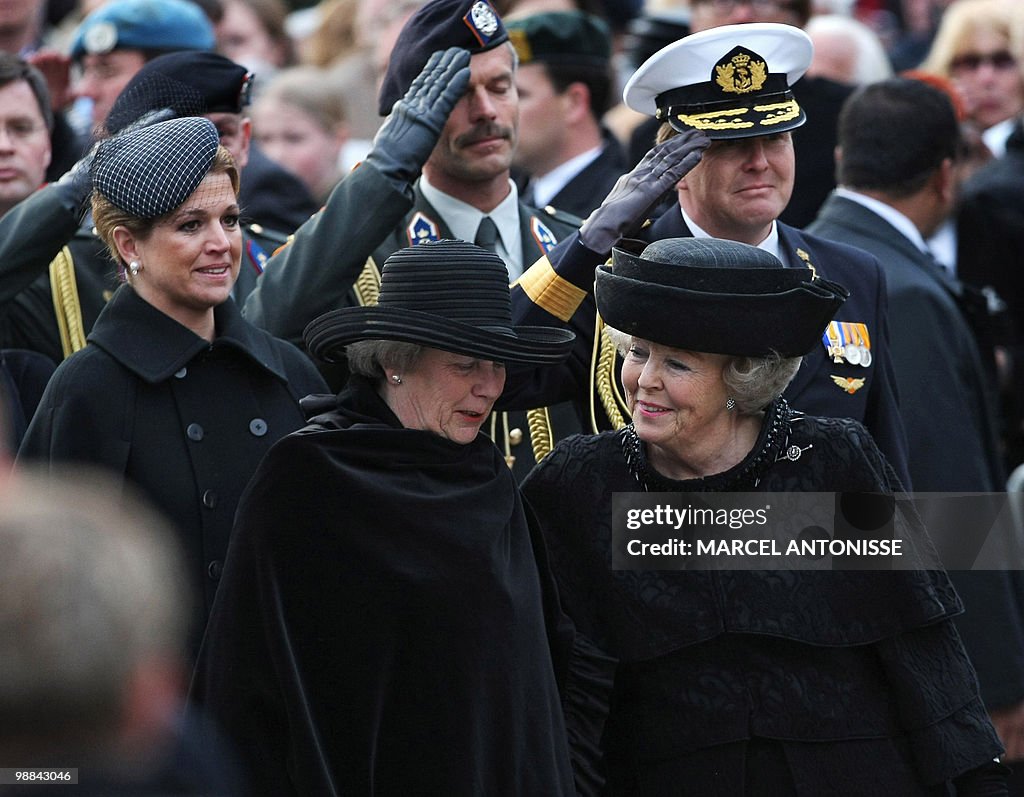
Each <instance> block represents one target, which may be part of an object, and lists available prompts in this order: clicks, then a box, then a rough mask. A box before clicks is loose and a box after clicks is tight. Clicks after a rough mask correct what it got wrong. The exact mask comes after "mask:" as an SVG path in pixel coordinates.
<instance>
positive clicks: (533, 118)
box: [513, 64, 566, 175]
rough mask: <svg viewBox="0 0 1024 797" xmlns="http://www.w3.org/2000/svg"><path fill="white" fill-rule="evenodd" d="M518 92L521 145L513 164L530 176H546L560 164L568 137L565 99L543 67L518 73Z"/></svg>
mask: <svg viewBox="0 0 1024 797" xmlns="http://www.w3.org/2000/svg"><path fill="white" fill-rule="evenodd" d="M516 87H517V90H518V92H519V142H518V143H517V145H516V151H515V157H514V158H513V163H515V165H516V166H519V167H521V168H523V169H525V170H526V171H528V172H530V173H531V174H541V175H543V174H547V172H549V171H550V170H551V168H553V167H554V166H556V165H558V163H559V157H560V154H561V150H562V141H563V139H564V136H565V135H566V127H565V122H564V119H565V102H566V97H565V95H563V94H558V93H557V92H556V91H555V87H554V85H553V84H552V83H551V80H550V79H549V78H548V75H547V70H546V69H545V67H544V66H543V64H526V65H525V66H520V67H519V69H517V70H516Z"/></svg>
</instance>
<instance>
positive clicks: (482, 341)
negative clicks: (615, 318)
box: [304, 240, 576, 365]
mask: <svg viewBox="0 0 1024 797" xmlns="http://www.w3.org/2000/svg"><path fill="white" fill-rule="evenodd" d="M304 337H305V340H306V347H307V348H308V349H309V352H310V354H312V355H313V356H314V357H318V358H319V359H321V360H325V361H327V362H336V361H338V360H341V359H342V358H343V357H344V353H343V348H344V346H346V345H347V344H349V343H355V342H356V341H360V340H397V341H404V342H406V343H417V344H419V345H421V346H429V347H431V348H435V349H441V350H443V351H451V352H455V353H457V354H465V355H467V356H469V357H479V358H481V359H485V360H496V361H499V362H516V363H529V364H533V365H553V364H555V363H559V362H561V361H562V360H564V359H565V358H566V357H567V356H568V355H569V352H570V350H571V349H572V345H573V340H575V337H576V336H575V335H574V334H573V333H572V332H569V331H568V330H564V329H556V328H554V327H523V326H512V302H511V298H510V292H509V285H508V271H507V269H506V268H505V264H504V262H502V260H501V258H499V257H498V256H497V255H495V254H494V253H493V252H489V251H487V250H486V249H481V248H480V247H479V246H475V245H473V244H470V243H466V242H465V241H450V240H441V241H427V242H424V243H421V244H417V245H416V246H411V247H408V248H406V249H399V250H398V251H397V252H395V253H394V254H393V255H391V257H389V258H388V259H387V260H386V261H384V268H383V269H382V270H381V281H380V295H379V297H378V299H377V304H376V305H372V306H369V307H343V308H341V309H338V310H331V311H330V312H328V313H324V314H323V315H321V316H320V317H319V318H316V319H314V320H313V321H312V322H310V324H309V325H308V326H307V327H306V331H305V333H304Z"/></svg>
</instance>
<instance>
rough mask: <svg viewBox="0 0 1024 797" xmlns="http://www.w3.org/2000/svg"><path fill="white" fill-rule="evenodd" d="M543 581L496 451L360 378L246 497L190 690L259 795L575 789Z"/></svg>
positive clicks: (533, 541) (559, 646)
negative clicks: (427, 422) (441, 430)
mask: <svg viewBox="0 0 1024 797" xmlns="http://www.w3.org/2000/svg"><path fill="white" fill-rule="evenodd" d="M549 578H550V577H549V576H548V569H547V562H546V558H545V554H544V551H543V545H542V544H541V542H540V538H539V536H537V535H536V533H535V532H534V530H533V529H532V528H531V524H530V523H529V522H528V520H527V516H526V513H525V511H524V507H523V504H522V501H521V498H520V495H519V491H518V488H517V486H516V483H515V481H514V479H513V476H512V473H511V471H510V470H509V469H508V467H507V466H506V465H505V463H504V460H503V459H502V457H501V455H500V453H499V452H498V450H497V449H496V448H495V447H494V445H493V444H492V443H491V442H490V441H489V440H487V439H486V438H485V437H483V436H482V435H481V436H479V437H478V438H477V439H476V440H475V441H474V442H473V443H470V444H468V445H460V444H457V443H454V442H451V441H449V440H447V439H445V438H442V437H440V436H438V435H436V434H433V433H430V432H423V431H416V430H410V429H405V428H402V426H401V424H400V423H399V422H398V420H397V418H395V417H394V415H393V414H392V413H391V411H390V410H389V409H388V408H387V406H386V405H385V404H384V402H383V401H382V400H381V399H380V398H379V397H378V396H377V395H376V393H375V392H374V391H373V389H372V387H370V386H369V385H368V384H366V383H365V382H364V381H363V380H361V379H358V378H355V379H353V380H352V382H351V384H350V387H349V388H347V389H346V391H345V392H344V393H342V394H341V396H340V397H339V400H338V405H337V407H336V408H335V409H334V410H332V411H330V412H328V413H326V414H324V415H320V416H318V417H317V418H314V419H313V423H312V424H311V425H310V426H307V427H306V428H305V429H304V430H302V431H300V432H297V433H295V434H292V435H289V436H288V437H287V438H285V439H283V440H281V441H279V442H278V444H277V445H275V446H274V448H273V449H272V450H271V451H270V452H269V453H268V455H267V457H266V459H265V460H264V462H263V464H262V466H261V467H260V469H259V471H258V472H257V474H256V476H255V478H254V479H253V481H252V483H251V484H250V486H249V490H248V491H247V494H246V495H245V496H244V497H243V499H242V502H241V505H240V508H239V513H238V517H237V522H236V525H235V531H234V536H233V539H232V543H231V549H230V551H229V553H228V561H227V563H226V566H225V571H224V577H223V580H222V583H221V587H220V591H219V597H218V600H217V603H216V605H215V606H214V610H213V615H212V617H211V619H210V624H209V628H208V632H207V635H206V639H205V641H204V644H203V650H202V653H201V654H200V661H199V665H198V668H197V671H196V678H195V682H194V684H193V695H194V697H195V698H196V699H198V700H200V701H201V702H203V703H205V705H206V706H207V707H208V709H209V711H210V712H211V713H212V714H213V716H214V718H215V719H217V720H218V721H219V722H220V723H221V724H222V726H223V728H224V729H225V730H226V731H227V733H228V735H229V737H231V738H233V740H234V741H235V743H236V744H237V745H238V748H239V750H240V752H241V754H242V756H243V757H244V759H245V762H244V766H245V768H246V769H247V770H248V771H249V773H250V776H251V779H250V789H251V793H252V794H267V795H275V796H276V797H279V796H280V795H288V794H301V795H314V794H315V795H327V794H338V793H344V794H371V793H372V794H395V795H407V794H445V795H470V794H472V795H482V794H487V795H520V794H521V795H538V794H544V795H559V794H571V793H572V790H573V785H572V774H571V768H570V765H569V759H568V752H567V744H566V740H565V729H564V722H563V719H562V711H561V704H560V698H559V693H558V683H557V681H558V676H556V672H557V673H561V672H563V671H564V669H565V661H566V658H567V657H566V651H567V649H568V647H567V646H568V645H569V644H571V632H568V633H567V628H568V627H569V626H566V625H560V624H559V620H560V619H561V620H562V622H564V618H563V617H562V615H561V614H560V612H559V611H558V607H557V600H556V599H555V597H554V592H553V590H552V588H551V582H550V580H549Z"/></svg>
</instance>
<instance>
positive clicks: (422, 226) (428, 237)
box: [405, 210, 441, 246]
mask: <svg viewBox="0 0 1024 797" xmlns="http://www.w3.org/2000/svg"><path fill="white" fill-rule="evenodd" d="M405 232H406V235H408V236H409V246H415V245H416V244H421V243H423V242H424V241H440V240H441V234H440V233H439V232H438V229H437V222H436V221H434V220H433V219H430V218H429V217H427V216H426V215H424V213H423V212H422V211H419V210H417V211H416V213H415V214H414V215H413V217H412V220H411V221H410V222H409V226H408V227H407V228H406V230H405Z"/></svg>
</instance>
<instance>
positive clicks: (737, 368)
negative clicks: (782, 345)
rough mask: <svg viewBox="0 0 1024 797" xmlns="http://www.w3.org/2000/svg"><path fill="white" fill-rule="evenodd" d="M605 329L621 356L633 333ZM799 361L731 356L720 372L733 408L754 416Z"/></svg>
mask: <svg viewBox="0 0 1024 797" xmlns="http://www.w3.org/2000/svg"><path fill="white" fill-rule="evenodd" d="M605 332H606V333H607V335H608V337H609V338H610V339H611V341H612V342H613V343H614V344H615V348H616V349H618V351H619V354H621V355H623V356H625V355H626V352H628V351H629V346H630V343H631V341H633V340H634V336H633V335H628V334H626V333H625V332H622V331H621V330H618V329H615V328H613V327H610V326H607V325H606V326H605ZM802 361H803V357H781V356H780V355H778V354H776V353H775V352H772V353H771V354H766V355H764V356H760V357H733V358H732V359H731V360H730V361H729V363H728V364H727V365H726V367H725V369H724V370H723V372H722V381H723V382H725V386H726V388H727V389H728V391H729V397H730V398H731V399H733V400H734V401H735V402H736V411H737V412H739V413H740V414H742V415H754V414H755V413H758V412H760V411H761V410H763V409H764V408H765V407H767V406H768V405H769V404H771V403H772V402H773V401H774V400H775V399H777V398H778V397H779V396H781V395H782V392H783V391H784V390H785V389H786V386H787V385H788V384H789V383H790V382H791V381H792V380H793V377H794V376H796V372H797V371H798V370H799V368H800V363H801V362H802Z"/></svg>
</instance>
